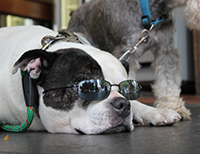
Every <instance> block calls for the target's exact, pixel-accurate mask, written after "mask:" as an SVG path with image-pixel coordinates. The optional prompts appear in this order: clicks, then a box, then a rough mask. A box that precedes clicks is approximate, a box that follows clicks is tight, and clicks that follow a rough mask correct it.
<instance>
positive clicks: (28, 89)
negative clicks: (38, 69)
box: [1, 71, 38, 132]
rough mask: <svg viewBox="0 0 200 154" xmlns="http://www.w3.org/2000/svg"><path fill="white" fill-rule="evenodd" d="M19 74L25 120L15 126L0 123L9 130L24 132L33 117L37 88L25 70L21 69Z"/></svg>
mask: <svg viewBox="0 0 200 154" xmlns="http://www.w3.org/2000/svg"><path fill="white" fill-rule="evenodd" d="M21 75H22V85H23V92H24V98H25V102H26V106H27V117H26V120H25V122H24V123H23V124H21V125H15V126H13V125H8V124H3V125H1V128H2V129H4V130H5V131H9V132H24V131H26V130H27V129H28V128H29V126H30V125H31V123H32V121H33V118H34V110H35V107H34V106H35V105H36V103H37V101H38V97H37V95H38V93H37V88H36V85H35V84H34V83H33V81H32V79H31V78H30V76H29V74H28V73H27V72H22V71H21Z"/></svg>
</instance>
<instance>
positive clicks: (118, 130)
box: [75, 124, 133, 135]
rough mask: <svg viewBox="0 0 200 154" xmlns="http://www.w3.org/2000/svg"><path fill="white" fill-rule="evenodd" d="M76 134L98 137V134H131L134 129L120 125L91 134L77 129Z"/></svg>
mask: <svg viewBox="0 0 200 154" xmlns="http://www.w3.org/2000/svg"><path fill="white" fill-rule="evenodd" d="M75 130H76V132H77V133H78V134H82V135H83V134H85V135H90V134H93V135H95V134H96V135H97V134H113V133H121V132H131V131H132V130H133V128H132V127H129V126H126V125H123V124H121V125H118V126H116V127H111V128H108V129H105V130H96V131H94V132H92V133H91V132H90V133H86V132H84V131H82V130H80V129H75Z"/></svg>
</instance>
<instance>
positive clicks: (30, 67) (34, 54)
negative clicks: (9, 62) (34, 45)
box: [12, 49, 56, 79]
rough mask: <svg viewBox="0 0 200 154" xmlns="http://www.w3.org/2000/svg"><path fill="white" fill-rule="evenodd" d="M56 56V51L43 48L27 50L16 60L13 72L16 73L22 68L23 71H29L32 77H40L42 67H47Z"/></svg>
mask: <svg viewBox="0 0 200 154" xmlns="http://www.w3.org/2000/svg"><path fill="white" fill-rule="evenodd" d="M55 57H56V56H54V53H51V52H46V51H44V50H41V49H36V50H30V51H27V52H25V53H24V54H23V55H22V56H21V57H20V58H19V59H18V60H17V61H16V62H15V64H14V66H13V71H12V73H13V74H15V73H16V72H17V70H18V68H20V69H21V70H22V71H27V72H29V73H30V77H31V78H33V79H38V78H39V76H40V73H41V70H42V67H46V68H47V67H48V66H49V65H50V64H51V62H52V59H53V58H55Z"/></svg>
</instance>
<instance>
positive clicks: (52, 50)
mask: <svg viewBox="0 0 200 154" xmlns="http://www.w3.org/2000/svg"><path fill="white" fill-rule="evenodd" d="M46 35H52V36H56V35H57V32H54V31H52V30H50V29H47V28H44V27H40V26H26V27H24V26H19V27H10V28H1V29H0V55H1V57H0V63H1V64H0V67H1V69H0V87H1V88H0V100H1V101H0V125H2V124H11V125H17V124H21V123H23V122H24V120H25V119H26V112H27V110H26V105H25V100H24V96H23V90H22V81H21V74H20V71H17V69H18V68H20V69H22V70H23V71H27V72H28V73H29V75H30V77H31V78H32V79H33V81H34V83H35V84H36V85H37V89H38V93H39V101H38V104H39V105H38V115H39V116H37V115H35V118H34V120H33V122H32V124H31V126H30V127H29V130H34V131H38V130H45V129H46V130H47V131H48V132H51V133H81V134H82V133H83V134H101V133H115V132H123V131H132V130H133V129H134V126H133V121H137V122H138V123H141V124H153V125H169V124H173V123H175V122H177V121H179V120H180V118H181V117H180V115H179V114H178V113H176V112H175V111H173V110H170V109H157V108H153V107H150V106H147V105H144V104H141V103H139V102H137V101H135V100H128V99H126V98H127V96H125V94H126V93H127V91H122V90H121V89H120V88H121V86H122V87H123V86H124V85H122V84H120V83H122V82H123V81H125V82H123V83H125V84H127V83H128V82H127V81H126V80H127V79H128V78H127V73H126V71H125V69H124V67H123V65H122V64H121V63H120V62H119V61H118V59H116V58H115V57H114V56H112V55H111V54H109V53H108V52H104V51H101V50H99V49H97V48H94V47H93V46H90V45H83V44H79V43H71V42H57V43H54V44H53V45H51V46H50V47H49V48H48V49H47V50H46V51H44V50H41V43H40V42H41V39H42V38H43V37H44V36H46ZM14 64H15V65H14ZM13 66H14V68H13ZM12 72H13V74H12ZM93 82H98V84H96V86H97V87H96V88H98V86H102V84H104V85H106V88H110V89H109V90H108V89H106V90H107V96H105V98H103V96H102V95H105V93H104V92H105V91H106V90H105V89H101V90H102V91H100V90H99V91H98V90H97V91H95V92H96V93H97V94H99V95H98V97H100V98H97V96H94V98H91V100H90V98H89V99H87V98H88V97H87V94H88V93H87V92H88V91H87V92H84V91H82V90H88V89H87V88H86V89H81V88H83V87H81V86H84V84H86V85H88V84H89V87H88V88H89V90H91V89H90V88H91V85H90V84H91V83H92V84H93ZM99 82H101V84H99ZM132 82H134V81H132ZM134 84H136V83H135V82H134ZM136 85H137V84H136ZM84 88H85V87H84ZM126 90H127V89H126ZM89 93H90V92H89ZM100 93H101V94H100ZM84 97H86V99H84ZM95 98H97V99H95Z"/></svg>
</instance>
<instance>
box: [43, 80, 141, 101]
mask: <svg viewBox="0 0 200 154" xmlns="http://www.w3.org/2000/svg"><path fill="white" fill-rule="evenodd" d="M91 81H92V82H98V81H99V82H102V81H103V82H105V83H107V84H108V85H109V86H110V87H109V89H110V90H109V91H108V93H107V95H105V96H104V97H100V98H98V96H96V97H97V98H98V99H94V98H92V99H91V98H88V97H83V96H81V94H80V86H81V84H84V83H87V82H88V83H91ZM125 82H127V83H128V85H131V84H129V82H134V85H135V86H136V87H135V89H134V91H135V92H134V93H131V94H135V96H133V95H131V96H133V97H134V98H133V97H128V93H126V92H125V93H123V92H122V89H121V87H120V85H121V84H123V83H125ZM132 85H133V84H132ZM113 86H116V87H118V89H119V90H118V92H119V93H120V94H122V95H123V96H124V97H125V98H127V99H128V100H136V99H138V98H139V97H140V90H141V89H142V86H140V85H139V84H138V83H137V82H136V81H135V80H124V81H122V82H120V83H119V84H111V83H110V82H109V81H106V80H102V79H90V80H83V81H80V82H79V83H78V84H75V85H71V86H65V87H57V88H52V89H48V90H44V91H43V93H47V92H49V91H52V90H57V89H67V88H73V87H77V93H78V95H79V97H80V98H82V99H85V100H91V101H92V100H104V99H106V98H107V97H108V96H109V95H110V93H111V91H112V90H111V88H112V87H113Z"/></svg>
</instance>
